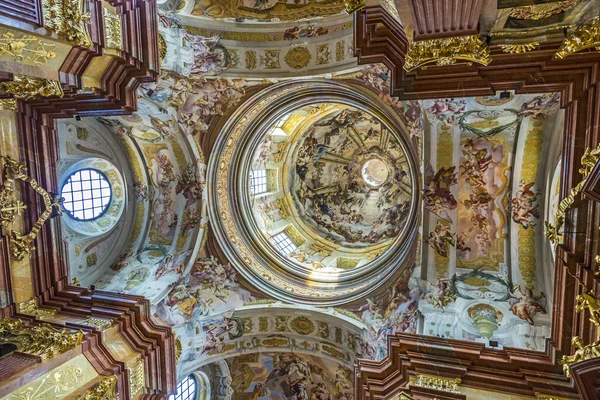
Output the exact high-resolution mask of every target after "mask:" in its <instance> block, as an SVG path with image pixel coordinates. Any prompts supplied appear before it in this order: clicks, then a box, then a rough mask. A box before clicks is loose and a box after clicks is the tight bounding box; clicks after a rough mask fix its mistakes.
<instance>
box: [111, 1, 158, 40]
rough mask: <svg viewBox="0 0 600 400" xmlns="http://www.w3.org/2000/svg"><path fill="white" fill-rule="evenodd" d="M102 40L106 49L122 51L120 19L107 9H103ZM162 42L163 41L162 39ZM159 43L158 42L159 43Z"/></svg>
mask: <svg viewBox="0 0 600 400" xmlns="http://www.w3.org/2000/svg"><path fill="white" fill-rule="evenodd" d="M103 17H104V40H105V42H106V47H108V48H111V49H118V50H123V36H122V32H121V17H120V16H119V15H117V14H116V13H114V12H112V11H111V10H109V9H108V8H104V12H103ZM163 40H164V39H163ZM159 43H160V42H159Z"/></svg>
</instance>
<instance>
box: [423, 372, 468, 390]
mask: <svg viewBox="0 0 600 400" xmlns="http://www.w3.org/2000/svg"><path fill="white" fill-rule="evenodd" d="M415 385H416V386H421V387H426V388H430V389H435V390H440V391H443V392H448V393H460V388H459V385H460V379H459V378H444V377H441V376H434V375H426V374H417V379H416V380H415Z"/></svg>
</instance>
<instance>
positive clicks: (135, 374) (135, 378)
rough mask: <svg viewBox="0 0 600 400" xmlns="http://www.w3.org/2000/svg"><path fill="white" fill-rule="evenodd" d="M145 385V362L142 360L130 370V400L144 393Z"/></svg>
mask: <svg viewBox="0 0 600 400" xmlns="http://www.w3.org/2000/svg"><path fill="white" fill-rule="evenodd" d="M145 383H146V378H145V376H144V360H142V359H140V360H138V361H137V362H136V363H135V365H134V366H133V367H132V368H131V369H129V398H130V399H133V398H135V396H137V395H138V394H139V393H143V392H144V385H145Z"/></svg>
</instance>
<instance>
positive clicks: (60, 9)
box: [42, 0, 92, 48]
mask: <svg viewBox="0 0 600 400" xmlns="http://www.w3.org/2000/svg"><path fill="white" fill-rule="evenodd" d="M42 8H43V9H44V27H46V28H48V29H50V30H51V31H54V32H55V33H56V34H57V35H58V36H60V37H62V38H64V39H66V40H68V41H69V42H72V43H74V44H75V45H76V46H83V47H87V48H90V47H92V39H91V38H90V34H89V33H88V30H87V25H88V24H89V23H91V17H90V13H88V12H85V11H84V3H83V0H43V1H42Z"/></svg>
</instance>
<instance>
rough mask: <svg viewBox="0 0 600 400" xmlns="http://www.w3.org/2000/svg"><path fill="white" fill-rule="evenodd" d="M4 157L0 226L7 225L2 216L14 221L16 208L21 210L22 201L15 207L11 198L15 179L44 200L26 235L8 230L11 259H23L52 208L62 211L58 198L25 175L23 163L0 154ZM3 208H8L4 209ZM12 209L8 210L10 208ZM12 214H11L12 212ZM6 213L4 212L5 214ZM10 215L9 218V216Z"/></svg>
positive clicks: (29, 250) (0, 192)
mask: <svg viewBox="0 0 600 400" xmlns="http://www.w3.org/2000/svg"><path fill="white" fill-rule="evenodd" d="M0 157H1V158H3V159H4V185H3V187H2V190H1V191H0V201H1V202H2V204H0V205H1V206H2V218H3V220H2V226H6V225H8V223H7V222H4V218H5V216H6V219H7V220H8V219H10V220H11V221H10V222H11V223H12V222H14V218H15V216H16V215H17V214H18V211H17V210H16V208H19V207H20V208H21V211H22V207H23V206H22V203H19V204H20V205H19V207H17V203H18V202H17V201H16V200H11V199H14V196H15V195H14V188H13V182H14V180H15V179H18V180H21V181H23V182H25V183H28V184H29V186H31V188H32V189H33V190H35V191H36V192H37V193H38V194H39V195H40V196H42V198H43V200H44V212H42V214H41V215H40V217H39V218H38V220H37V221H36V222H35V224H33V227H32V228H31V231H30V232H29V233H28V234H26V235H21V234H19V233H17V232H15V231H10V254H11V258H12V259H13V260H17V261H20V260H23V259H24V258H25V256H28V255H29V254H30V253H31V252H32V251H33V250H35V247H34V246H33V241H34V240H35V238H36V237H37V235H38V233H39V231H40V229H41V228H42V225H44V223H45V222H46V220H47V219H48V218H50V215H52V210H53V209H54V208H56V209H57V211H58V212H59V213H62V210H61V206H60V203H59V199H58V198H57V197H56V196H52V195H51V194H50V193H48V192H47V191H46V190H45V189H44V188H42V187H41V186H40V185H39V184H38V183H37V181H36V180H35V179H33V178H31V177H30V176H28V175H27V168H26V167H25V165H24V164H21V163H18V162H16V161H15V160H13V159H12V158H10V157H8V156H4V157H2V156H0ZM5 208H8V210H6V211H5ZM11 208H12V209H13V210H10V209H11ZM13 212H14V214H11V213H13ZM5 213H6V214H5ZM9 216H10V218H9Z"/></svg>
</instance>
